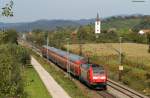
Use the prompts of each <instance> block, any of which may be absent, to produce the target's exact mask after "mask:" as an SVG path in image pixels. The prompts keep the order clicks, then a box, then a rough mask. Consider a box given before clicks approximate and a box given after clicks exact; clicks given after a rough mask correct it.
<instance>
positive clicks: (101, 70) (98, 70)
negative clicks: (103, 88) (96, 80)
mask: <svg viewBox="0 0 150 98" xmlns="http://www.w3.org/2000/svg"><path fill="white" fill-rule="evenodd" d="M92 68H93V73H94V74H103V73H104V68H103V67H102V66H100V65H96V64H93V65H92Z"/></svg>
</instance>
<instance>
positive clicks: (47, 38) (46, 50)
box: [46, 33, 49, 59]
mask: <svg viewBox="0 0 150 98" xmlns="http://www.w3.org/2000/svg"><path fill="white" fill-rule="evenodd" d="M48 43H49V37H48V33H47V41H46V46H47V50H46V55H47V59H48Z"/></svg>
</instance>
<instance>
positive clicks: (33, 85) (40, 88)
mask: <svg viewBox="0 0 150 98" xmlns="http://www.w3.org/2000/svg"><path fill="white" fill-rule="evenodd" d="M24 73H25V80H26V85H25V91H26V92H27V98H51V96H50V95H49V93H48V91H47V90H46V88H45V86H44V84H43V83H42V81H41V80H40V77H39V76H38V74H37V73H36V71H35V70H34V69H33V68H32V67H30V68H26V70H25V72H24Z"/></svg>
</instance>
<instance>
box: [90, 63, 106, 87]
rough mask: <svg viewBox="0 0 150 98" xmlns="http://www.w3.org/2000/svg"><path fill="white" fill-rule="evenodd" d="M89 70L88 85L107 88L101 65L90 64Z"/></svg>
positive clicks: (104, 72)
mask: <svg viewBox="0 0 150 98" xmlns="http://www.w3.org/2000/svg"><path fill="white" fill-rule="evenodd" d="M89 71H90V72H89V73H90V85H91V86H92V87H93V88H96V89H99V88H100V89H101V88H102V89H107V74H106V71H105V69H104V68H103V66H101V65H97V64H91V66H90V70H89Z"/></svg>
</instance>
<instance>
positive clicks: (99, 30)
mask: <svg viewBox="0 0 150 98" xmlns="http://www.w3.org/2000/svg"><path fill="white" fill-rule="evenodd" d="M99 33H101V21H100V18H99V14H98V13H97V18H96V22H95V34H99Z"/></svg>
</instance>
